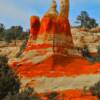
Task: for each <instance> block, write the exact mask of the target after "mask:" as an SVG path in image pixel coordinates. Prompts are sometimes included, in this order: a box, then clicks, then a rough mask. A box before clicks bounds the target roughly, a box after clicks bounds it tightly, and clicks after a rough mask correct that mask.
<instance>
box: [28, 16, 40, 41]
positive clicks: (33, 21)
mask: <svg viewBox="0 0 100 100" xmlns="http://www.w3.org/2000/svg"><path fill="white" fill-rule="evenodd" d="M39 29H40V19H39V17H37V16H32V17H31V18H30V33H31V35H32V37H33V39H35V38H36V37H37V34H38V31H39Z"/></svg>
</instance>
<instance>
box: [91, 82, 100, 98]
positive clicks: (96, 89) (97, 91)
mask: <svg viewBox="0 0 100 100" xmlns="http://www.w3.org/2000/svg"><path fill="white" fill-rule="evenodd" d="M90 91H91V92H92V94H93V95H94V96H98V98H99V100H100V82H98V83H96V84H95V85H94V86H92V87H90Z"/></svg>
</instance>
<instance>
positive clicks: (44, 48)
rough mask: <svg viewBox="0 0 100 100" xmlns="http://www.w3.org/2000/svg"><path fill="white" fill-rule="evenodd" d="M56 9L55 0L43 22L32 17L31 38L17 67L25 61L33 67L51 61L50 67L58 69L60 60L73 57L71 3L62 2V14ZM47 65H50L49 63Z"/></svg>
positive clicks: (64, 0)
mask: <svg viewBox="0 0 100 100" xmlns="http://www.w3.org/2000/svg"><path fill="white" fill-rule="evenodd" d="M56 7H57V5H56V1H55V0H53V1H52V4H51V7H50V10H49V11H48V12H47V13H46V14H44V16H43V17H42V19H41V21H40V19H39V17H37V16H31V19H30V26H31V28H30V38H29V40H28V43H27V46H26V49H25V50H24V52H23V54H22V55H21V57H20V58H19V59H17V60H18V63H17V65H19V64H22V62H23V61H25V62H24V63H31V64H33V65H32V66H34V64H41V65H43V64H42V62H45V61H46V60H47V59H50V60H49V62H51V63H50V66H51V67H53V66H55V67H56V63H60V60H62V61H63V60H64V59H65V58H66V57H71V56H73V41H72V36H71V29H70V24H69V20H68V13H69V11H68V9H69V2H68V0H62V1H61V9H60V13H58V12H57V10H56ZM24 63H23V64H24ZM46 63H47V65H48V62H46ZM35 66H36V65H35Z"/></svg>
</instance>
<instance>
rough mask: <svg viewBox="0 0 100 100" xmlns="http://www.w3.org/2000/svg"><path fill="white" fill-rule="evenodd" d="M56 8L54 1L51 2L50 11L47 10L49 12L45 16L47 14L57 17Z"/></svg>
mask: <svg viewBox="0 0 100 100" xmlns="http://www.w3.org/2000/svg"><path fill="white" fill-rule="evenodd" d="M56 8H57V3H56V0H52V3H51V6H50V9H49V11H48V12H47V13H46V15H47V14H55V15H57V14H58V11H57V9H56Z"/></svg>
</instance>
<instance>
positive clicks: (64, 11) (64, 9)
mask: <svg viewBox="0 0 100 100" xmlns="http://www.w3.org/2000/svg"><path fill="white" fill-rule="evenodd" d="M60 14H61V15H62V16H66V17H67V18H68V16H69V0H61V2H60Z"/></svg>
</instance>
